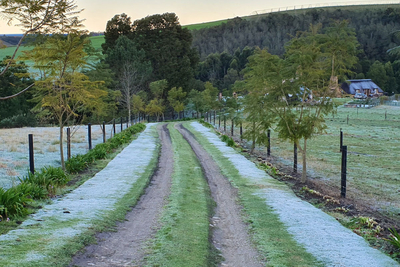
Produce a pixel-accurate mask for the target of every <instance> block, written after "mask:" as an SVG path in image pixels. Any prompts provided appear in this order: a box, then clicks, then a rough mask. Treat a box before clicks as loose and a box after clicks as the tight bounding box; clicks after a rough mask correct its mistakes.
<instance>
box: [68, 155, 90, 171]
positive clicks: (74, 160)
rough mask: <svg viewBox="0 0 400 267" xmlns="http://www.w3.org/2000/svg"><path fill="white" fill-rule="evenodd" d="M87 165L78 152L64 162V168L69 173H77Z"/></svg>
mask: <svg viewBox="0 0 400 267" xmlns="http://www.w3.org/2000/svg"><path fill="white" fill-rule="evenodd" d="M87 166H88V163H87V162H86V159H85V158H84V157H83V156H82V155H80V154H78V155H76V156H73V157H71V158H70V159H69V160H67V161H66V162H65V168H66V169H67V172H69V173H78V172H80V171H82V170H84V169H86V168H87Z"/></svg>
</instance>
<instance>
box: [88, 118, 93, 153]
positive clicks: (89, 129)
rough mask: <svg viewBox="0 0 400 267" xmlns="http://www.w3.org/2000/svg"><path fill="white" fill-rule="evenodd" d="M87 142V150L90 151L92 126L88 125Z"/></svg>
mask: <svg viewBox="0 0 400 267" xmlns="http://www.w3.org/2000/svg"><path fill="white" fill-rule="evenodd" d="M88 141H89V150H91V149H92V124H90V123H88Z"/></svg>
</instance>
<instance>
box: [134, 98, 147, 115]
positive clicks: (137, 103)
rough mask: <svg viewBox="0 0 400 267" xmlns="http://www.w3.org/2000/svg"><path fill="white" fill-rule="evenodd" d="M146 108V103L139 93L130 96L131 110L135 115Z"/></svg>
mask: <svg viewBox="0 0 400 267" xmlns="http://www.w3.org/2000/svg"><path fill="white" fill-rule="evenodd" d="M145 110H146V104H145V103H144V101H143V99H142V97H141V96H140V95H133V96H132V112H133V114H135V115H140V113H141V112H144V111H145Z"/></svg>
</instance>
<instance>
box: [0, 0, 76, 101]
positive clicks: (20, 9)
mask: <svg viewBox="0 0 400 267" xmlns="http://www.w3.org/2000/svg"><path fill="white" fill-rule="evenodd" d="M0 8H1V15H2V17H3V18H5V19H6V20H7V23H8V24H9V25H11V24H15V25H16V26H20V27H22V29H23V36H22V38H21V39H20V41H19V43H18V44H17V46H16V48H15V51H14V53H13V55H12V56H11V60H10V61H9V63H8V64H7V65H6V66H5V68H3V71H2V72H1V73H0V76H1V75H4V73H5V72H6V71H7V69H8V68H9V67H10V64H11V62H12V60H13V59H14V58H15V56H16V54H17V51H18V49H19V48H20V46H21V44H22V42H23V41H24V39H25V38H26V36H27V35H28V34H38V33H44V34H51V33H69V32H71V31H74V30H76V29H77V28H79V27H81V26H82V24H81V22H82V21H81V20H79V18H78V16H77V15H78V14H79V13H80V12H81V10H79V9H78V7H77V5H76V3H75V0H46V1H37V0H24V1H21V0H4V1H1V3H0ZM30 87H31V86H28V87H26V88H25V89H23V90H22V89H21V90H20V91H19V92H18V93H17V94H14V95H11V96H5V97H0V100H6V99H10V98H14V97H16V96H18V95H20V94H21V93H23V92H25V91H26V90H28V89H29V88H30Z"/></svg>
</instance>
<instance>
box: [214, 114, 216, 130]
mask: <svg viewBox="0 0 400 267" xmlns="http://www.w3.org/2000/svg"><path fill="white" fill-rule="evenodd" d="M215 113H216V112H215V110H214V126H215Z"/></svg>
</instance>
